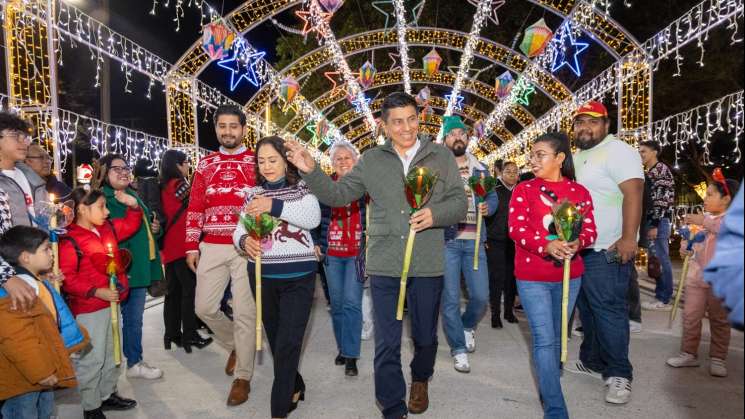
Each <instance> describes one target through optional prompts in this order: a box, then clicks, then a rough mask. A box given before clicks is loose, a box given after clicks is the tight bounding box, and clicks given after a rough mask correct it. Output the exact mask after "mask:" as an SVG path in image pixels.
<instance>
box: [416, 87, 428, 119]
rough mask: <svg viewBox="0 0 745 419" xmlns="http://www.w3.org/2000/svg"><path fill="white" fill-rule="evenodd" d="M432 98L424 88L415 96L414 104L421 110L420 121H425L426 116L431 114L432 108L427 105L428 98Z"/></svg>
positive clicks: (426, 88)
mask: <svg viewBox="0 0 745 419" xmlns="http://www.w3.org/2000/svg"><path fill="white" fill-rule="evenodd" d="M431 96H432V94H431V92H430V90H429V87H424V88H423V89H422V90H420V91H419V93H417V95H416V98H415V100H416V103H417V105H419V107H420V108H421V111H420V112H419V116H420V117H421V119H422V121H425V120H427V115H430V114H432V107H431V106H430V105H429V100H430V97H431Z"/></svg>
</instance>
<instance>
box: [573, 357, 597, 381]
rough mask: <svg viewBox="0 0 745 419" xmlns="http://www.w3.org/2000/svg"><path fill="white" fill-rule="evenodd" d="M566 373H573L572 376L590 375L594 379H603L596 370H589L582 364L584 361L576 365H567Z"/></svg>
mask: <svg viewBox="0 0 745 419" xmlns="http://www.w3.org/2000/svg"><path fill="white" fill-rule="evenodd" d="M564 370H565V371H568V372H571V373H572V374H581V375H589V376H590V377H592V378H597V379H598V380H602V379H603V375H602V374H600V373H599V372H597V371H595V370H591V369H590V368H587V367H586V366H585V364H583V363H582V361H577V362H575V363H574V364H567V365H566V366H565V367H564Z"/></svg>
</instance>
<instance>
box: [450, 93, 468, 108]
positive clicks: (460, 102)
mask: <svg viewBox="0 0 745 419" xmlns="http://www.w3.org/2000/svg"><path fill="white" fill-rule="evenodd" d="M452 97H453V94H452V93H450V94H447V95H445V99H447V100H448V102H450V101H451V100H452V99H450V98H452ZM463 99H465V98H464V97H463V96H461V95H458V96H457V97H456V98H455V105H453V109H455V110H458V111H462V110H463Z"/></svg>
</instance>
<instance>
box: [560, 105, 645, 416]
mask: <svg viewBox="0 0 745 419" xmlns="http://www.w3.org/2000/svg"><path fill="white" fill-rule="evenodd" d="M573 128H574V129H573V132H574V141H575V144H576V145H577V147H578V148H579V151H578V152H577V153H576V154H575V155H574V164H575V169H576V174H577V181H578V182H579V183H581V184H582V185H583V186H584V187H586V188H587V189H588V190H589V191H590V195H591V196H592V201H593V205H594V215H595V221H596V225H597V233H598V237H597V240H596V241H595V243H594V244H593V246H592V248H589V249H587V250H585V251H584V252H583V253H582V258H583V259H584V262H585V273H584V275H583V276H582V289H581V291H580V293H579V296H578V298H577V307H578V308H579V312H580V318H581V319H582V328H583V332H584V339H583V341H582V346H581V347H580V353H579V361H578V362H577V363H576V364H574V365H568V366H567V367H566V370H567V371H569V372H574V373H582V374H587V375H591V376H593V377H596V378H602V379H603V381H604V382H605V383H606V386H607V393H606V396H605V400H606V402H608V403H613V404H625V403H628V402H629V400H630V399H631V380H632V378H633V368H632V366H631V362H630V361H629V316H628V311H627V308H626V294H627V290H628V289H629V283H630V281H631V270H632V269H634V262H633V261H634V256H635V254H636V251H637V238H638V232H639V225H640V223H641V215H642V192H643V190H644V171H643V170H642V163H641V158H640V157H639V153H637V151H636V150H635V149H634V148H633V147H631V146H629V145H628V144H626V143H625V142H624V141H621V140H619V139H617V138H616V137H615V136H614V135H613V134H610V133H609V128H610V120H609V119H608V110H607V109H606V108H605V106H603V104H602V103H600V102H589V103H587V104H585V105H583V106H581V107H580V108H579V109H578V110H577V112H576V113H575V115H574V123H573Z"/></svg>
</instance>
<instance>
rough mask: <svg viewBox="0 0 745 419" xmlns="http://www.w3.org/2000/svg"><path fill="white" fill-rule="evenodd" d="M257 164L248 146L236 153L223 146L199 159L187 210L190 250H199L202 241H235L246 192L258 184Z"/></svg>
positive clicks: (187, 245)
mask: <svg viewBox="0 0 745 419" xmlns="http://www.w3.org/2000/svg"><path fill="white" fill-rule="evenodd" d="M254 165H255V158H254V153H253V152H252V151H250V150H248V149H245V148H244V149H242V150H239V152H238V153H236V154H226V153H224V152H222V149H221V151H219V152H216V153H212V154H210V155H209V156H207V157H205V158H204V159H202V160H201V161H200V162H199V165H198V166H197V170H196V172H195V173H194V181H193V182H192V187H191V195H190V198H189V209H188V210H187V212H186V245H185V250H186V251H187V252H193V251H196V250H198V248H199V242H200V241H204V242H206V243H212V244H231V243H232V234H233V231H235V226H236V224H237V223H238V213H239V212H240V210H241V206H242V205H243V202H244V201H245V199H246V195H245V191H246V189H247V188H250V187H252V186H255V185H256V180H255V173H254V170H255V169H254Z"/></svg>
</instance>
